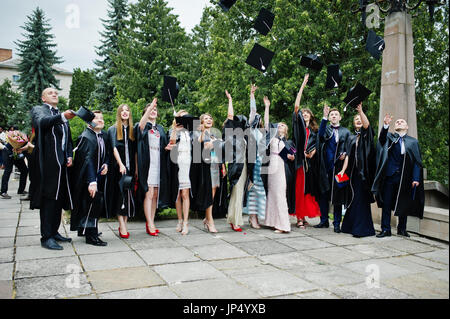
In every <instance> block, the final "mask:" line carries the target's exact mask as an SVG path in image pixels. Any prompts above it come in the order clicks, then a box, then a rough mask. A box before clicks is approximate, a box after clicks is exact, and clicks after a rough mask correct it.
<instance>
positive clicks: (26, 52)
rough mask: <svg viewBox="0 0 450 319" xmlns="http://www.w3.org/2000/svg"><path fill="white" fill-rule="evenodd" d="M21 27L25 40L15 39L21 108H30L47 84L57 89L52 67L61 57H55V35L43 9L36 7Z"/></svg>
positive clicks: (38, 101)
mask: <svg viewBox="0 0 450 319" xmlns="http://www.w3.org/2000/svg"><path fill="white" fill-rule="evenodd" d="M27 19H28V21H27V22H25V25H24V26H23V27H22V28H23V29H24V30H25V31H26V34H24V36H25V39H24V40H18V41H17V42H15V44H16V45H17V48H18V51H19V52H18V56H19V57H20V59H21V61H20V63H19V74H20V79H19V88H20V91H21V92H22V94H23V97H24V100H23V102H24V107H26V108H27V110H28V109H29V108H31V107H32V106H34V105H36V104H39V103H40V102H41V94H42V91H43V90H44V89H45V88H47V87H55V88H57V89H60V88H59V87H58V85H57V81H56V78H55V73H56V70H55V69H53V66H55V65H56V64H60V63H62V62H63V60H62V59H61V58H60V57H57V56H56V50H55V47H56V44H54V43H53V42H52V40H53V39H54V35H53V34H51V33H50V30H51V27H50V25H49V23H48V20H47V19H46V18H45V15H44V11H43V10H42V9H40V8H39V7H37V8H36V9H35V10H34V11H33V12H32V14H31V16H28V17H27Z"/></svg>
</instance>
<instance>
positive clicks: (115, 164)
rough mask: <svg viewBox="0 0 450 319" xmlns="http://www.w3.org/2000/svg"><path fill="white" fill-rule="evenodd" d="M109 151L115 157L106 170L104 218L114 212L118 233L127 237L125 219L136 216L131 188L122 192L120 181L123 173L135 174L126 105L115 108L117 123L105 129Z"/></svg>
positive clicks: (130, 126)
mask: <svg viewBox="0 0 450 319" xmlns="http://www.w3.org/2000/svg"><path fill="white" fill-rule="evenodd" d="M107 134H108V141H109V147H110V152H111V154H112V155H113V156H114V159H112V161H111V168H110V169H109V170H108V178H107V184H106V187H107V192H106V201H105V206H106V213H107V217H109V218H110V217H112V216H115V215H117V219H118V221H119V236H120V237H121V238H128V237H129V236H130V234H129V232H128V231H127V222H128V218H130V217H134V216H135V203H134V198H133V191H132V189H126V190H123V192H121V190H120V186H119V181H120V180H121V178H122V176H124V175H128V176H132V177H134V175H135V172H136V141H135V138H134V132H133V116H132V113H131V109H130V107H129V106H128V105H127V104H121V105H120V106H119V107H118V108H117V112H116V123H115V124H114V125H113V126H111V127H110V128H109V129H108V133H107Z"/></svg>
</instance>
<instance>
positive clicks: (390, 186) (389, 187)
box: [372, 115, 425, 238]
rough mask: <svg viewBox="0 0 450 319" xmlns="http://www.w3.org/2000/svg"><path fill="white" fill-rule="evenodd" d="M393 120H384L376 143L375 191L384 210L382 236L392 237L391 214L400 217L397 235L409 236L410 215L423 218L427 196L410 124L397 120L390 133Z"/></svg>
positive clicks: (373, 190)
mask: <svg viewBox="0 0 450 319" xmlns="http://www.w3.org/2000/svg"><path fill="white" fill-rule="evenodd" d="M391 120H392V118H391V117H390V116H389V115H386V116H385V117H384V126H383V128H382V129H381V131H380V136H379V138H378V144H377V171H376V174H375V180H374V182H373V185H372V192H373V194H374V195H375V198H376V200H377V204H378V207H381V208H382V216H381V233H379V234H378V235H377V237H378V238H382V237H386V236H391V211H392V210H394V214H395V216H398V226H397V234H398V235H401V236H406V237H409V234H408V233H407V231H406V223H407V216H408V215H409V216H415V217H418V218H423V209H424V205H425V195H424V188H423V168H422V158H421V155H420V149H419V142H418V141H417V139H415V138H413V137H411V136H408V135H407V132H408V123H407V122H406V121H405V120H404V119H398V120H396V121H395V126H394V130H395V133H390V132H388V130H389V124H390V122H391Z"/></svg>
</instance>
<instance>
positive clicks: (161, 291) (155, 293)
mask: <svg viewBox="0 0 450 319" xmlns="http://www.w3.org/2000/svg"><path fill="white" fill-rule="evenodd" d="M99 298H100V299H133V300H136V299H179V297H178V296H177V295H176V294H175V293H173V291H172V290H170V289H169V288H168V287H166V286H158V287H150V288H139V289H129V290H122V291H115V292H108V293H103V294H100V295H99Z"/></svg>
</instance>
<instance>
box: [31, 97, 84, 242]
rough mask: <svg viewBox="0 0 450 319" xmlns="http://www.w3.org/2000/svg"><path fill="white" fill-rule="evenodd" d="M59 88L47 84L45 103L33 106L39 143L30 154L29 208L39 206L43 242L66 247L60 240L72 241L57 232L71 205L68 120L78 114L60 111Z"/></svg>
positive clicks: (70, 155)
mask: <svg viewBox="0 0 450 319" xmlns="http://www.w3.org/2000/svg"><path fill="white" fill-rule="evenodd" d="M58 101H59V100H58V92H57V91H56V89H54V88H46V89H45V90H44V91H43V92H42V102H44V104H42V105H38V106H35V107H33V109H32V110H31V119H32V125H33V128H34V131H35V134H36V147H35V148H34V150H33V153H32V155H31V159H32V161H34V167H35V172H34V174H33V175H34V176H35V177H34V178H33V179H32V181H31V182H32V183H34V184H35V185H33V187H31V189H33V193H32V194H30V197H31V201H30V208H31V209H40V219H41V246H42V247H44V248H48V249H55V250H61V249H63V247H62V246H60V245H59V244H58V243H57V242H58V241H59V242H70V241H71V239H70V238H65V237H63V236H61V234H59V233H58V229H59V226H60V224H61V214H62V209H63V208H64V209H65V210H67V209H70V208H72V205H73V202H72V198H71V193H70V187H69V180H68V174H67V167H70V166H72V157H73V155H72V150H73V149H72V148H73V146H72V138H71V133H70V127H69V125H68V123H67V121H68V120H71V119H72V118H73V117H75V114H74V113H73V112H72V111H71V110H67V111H65V112H64V113H60V112H59V110H58V108H57V105H58Z"/></svg>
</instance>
